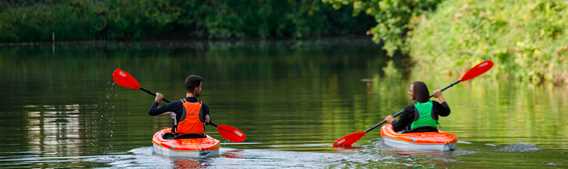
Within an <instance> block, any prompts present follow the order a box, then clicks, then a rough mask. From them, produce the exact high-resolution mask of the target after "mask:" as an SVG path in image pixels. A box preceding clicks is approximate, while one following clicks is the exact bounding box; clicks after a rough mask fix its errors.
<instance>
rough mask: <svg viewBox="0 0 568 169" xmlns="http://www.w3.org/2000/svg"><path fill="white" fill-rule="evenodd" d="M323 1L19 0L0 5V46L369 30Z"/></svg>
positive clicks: (364, 19) (365, 20) (366, 21)
mask: <svg viewBox="0 0 568 169" xmlns="http://www.w3.org/2000/svg"><path fill="white" fill-rule="evenodd" d="M352 13H353V11H352V9H350V8H346V9H342V10H339V11H338V10H334V9H333V8H332V7H331V6H329V5H327V4H324V3H322V2H321V1H320V0H302V1H299V0H296V1H281V0H242V1H230V0H227V1H201V0H184V1H167V0H61V1H50V0H24V1H5V2H2V3H0V42H29V41H33V42H36V41H48V40H51V39H52V35H55V38H56V40H62V41H70V40H152V39H159V40H162V39H170V40H176V39H184V40H187V39H244V38H247V39H275V38H313V37H322V36H336V35H353V34H356V35H364V32H365V31H366V30H367V29H368V28H369V27H371V26H372V25H373V24H374V21H373V20H372V18H370V17H369V16H366V15H360V16H355V17H354V16H353V15H352Z"/></svg>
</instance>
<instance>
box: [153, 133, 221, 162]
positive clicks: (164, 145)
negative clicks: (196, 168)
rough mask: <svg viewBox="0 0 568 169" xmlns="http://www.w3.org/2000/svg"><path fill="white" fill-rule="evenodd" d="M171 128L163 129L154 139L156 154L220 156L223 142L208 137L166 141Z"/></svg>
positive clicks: (197, 156)
mask: <svg viewBox="0 0 568 169" xmlns="http://www.w3.org/2000/svg"><path fill="white" fill-rule="evenodd" d="M170 131H171V130H170V128H165V129H162V130H160V131H158V132H156V133H155V134H154V136H153V137H152V144H153V150H154V153H155V154H159V155H163V156H168V157H195V158H199V157H206V156H213V155H217V154H219V148H220V147H221V142H220V141H219V140H217V139H215V138H213V137H210V136H209V135H207V137H206V138H190V139H164V138H163V136H164V135H165V134H167V133H170Z"/></svg>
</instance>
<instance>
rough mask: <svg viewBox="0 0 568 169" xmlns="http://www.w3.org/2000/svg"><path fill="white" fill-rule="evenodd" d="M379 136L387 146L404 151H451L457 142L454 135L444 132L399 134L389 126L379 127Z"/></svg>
mask: <svg viewBox="0 0 568 169" xmlns="http://www.w3.org/2000/svg"><path fill="white" fill-rule="evenodd" d="M380 135H381V137H382V140H383V142H384V143H385V144H386V145H387V146H390V147H394V148H399V149H404V150H424V151H452V150H454V149H455V145H456V142H457V141H458V138H457V137H456V135H455V134H452V133H448V132H445V131H439V132H412V133H403V134H401V133H397V132H395V131H394V130H393V129H392V125H390V124H388V125H384V126H383V127H381V131H380Z"/></svg>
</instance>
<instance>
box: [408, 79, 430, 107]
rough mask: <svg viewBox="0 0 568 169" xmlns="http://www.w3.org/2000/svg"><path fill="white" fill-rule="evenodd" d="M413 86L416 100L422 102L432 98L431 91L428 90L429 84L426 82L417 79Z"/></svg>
mask: <svg viewBox="0 0 568 169" xmlns="http://www.w3.org/2000/svg"><path fill="white" fill-rule="evenodd" d="M412 88H413V90H414V100H416V101H417V102H421V103H422V102H427V101H428V100H430V92H428V86H426V84H425V83H424V82H421V81H415V82H414V83H412Z"/></svg>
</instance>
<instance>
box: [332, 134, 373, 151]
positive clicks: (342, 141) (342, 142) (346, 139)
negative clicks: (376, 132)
mask: <svg viewBox="0 0 568 169" xmlns="http://www.w3.org/2000/svg"><path fill="white" fill-rule="evenodd" d="M365 134H367V133H365V132H364V131H357V132H354V133H351V134H348V135H346V136H343V137H341V138H339V139H337V140H335V142H334V143H333V147H344V148H350V147H351V146H352V145H353V143H355V142H357V141H359V140H360V139H361V137H363V136H365Z"/></svg>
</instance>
